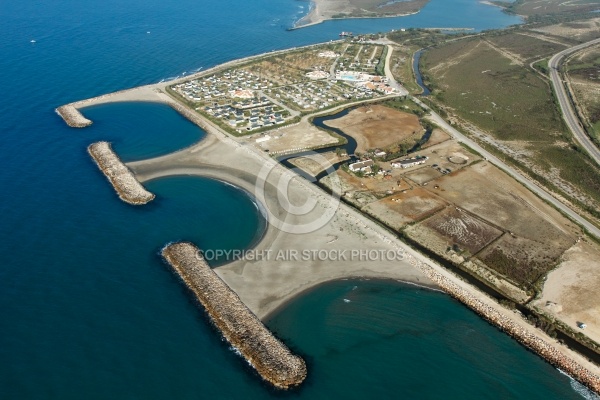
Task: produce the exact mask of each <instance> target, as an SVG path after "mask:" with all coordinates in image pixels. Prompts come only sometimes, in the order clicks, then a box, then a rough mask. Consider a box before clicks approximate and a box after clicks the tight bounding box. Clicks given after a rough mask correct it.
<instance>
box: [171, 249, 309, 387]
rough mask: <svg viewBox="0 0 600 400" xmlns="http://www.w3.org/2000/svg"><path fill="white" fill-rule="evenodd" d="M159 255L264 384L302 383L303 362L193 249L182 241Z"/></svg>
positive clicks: (280, 385) (289, 385)
mask: <svg viewBox="0 0 600 400" xmlns="http://www.w3.org/2000/svg"><path fill="white" fill-rule="evenodd" d="M162 255H163V257H164V258H165V260H167V262H168V263H169V264H170V265H171V266H172V267H173V269H174V270H175V271H176V272H177V274H178V275H179V276H180V277H181V278H182V279H183V281H184V282H185V283H186V285H187V286H188V288H189V289H191V290H192V291H193V292H194V294H195V295H196V297H197V298H198V300H199V301H200V303H202V305H203V306H204V308H205V309H206V312H207V313H208V315H209V316H210V318H211V320H212V321H213V323H214V324H215V325H216V326H217V328H219V330H220V331H221V333H222V334H223V336H224V337H225V339H227V341H228V342H229V343H231V344H232V345H233V346H234V347H235V348H237V349H238V350H239V352H240V353H241V354H242V356H243V357H244V358H245V359H246V360H247V361H248V363H250V365H252V367H254V369H255V370H256V371H257V372H258V373H259V374H260V376H261V377H262V378H263V379H264V380H265V381H267V382H269V383H271V384H272V385H273V386H275V387H278V388H281V389H287V388H290V387H293V386H297V385H299V384H300V383H302V381H304V379H305V378H306V364H305V363H304V360H303V359H302V358H300V357H298V356H296V355H294V354H293V353H292V352H291V351H290V350H289V349H288V348H287V347H286V346H285V345H284V344H283V343H282V342H281V341H280V340H278V339H277V338H276V337H275V336H273V334H272V333H271V332H270V331H269V330H268V329H267V328H266V327H265V326H264V325H263V323H262V322H261V321H260V320H259V319H258V318H257V317H256V315H254V314H253V313H252V311H250V309H248V307H246V305H245V304H244V303H243V302H242V301H241V300H240V298H239V297H238V296H237V294H235V292H234V291H233V290H231V289H230V288H229V286H227V284H226V283H225V282H223V280H221V278H219V276H218V275H217V274H215V273H214V271H213V270H212V269H211V268H210V267H209V266H208V264H207V263H206V261H205V260H204V259H202V257H201V255H200V253H199V251H198V248H197V247H196V246H194V245H193V244H192V243H185V242H183V243H175V244H171V245H168V246H167V247H165V248H164V249H163V250H162Z"/></svg>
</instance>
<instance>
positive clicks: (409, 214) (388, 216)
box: [363, 188, 447, 230]
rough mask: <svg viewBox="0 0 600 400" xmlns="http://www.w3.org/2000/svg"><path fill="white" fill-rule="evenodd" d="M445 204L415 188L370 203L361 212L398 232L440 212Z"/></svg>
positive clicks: (426, 192)
mask: <svg viewBox="0 0 600 400" xmlns="http://www.w3.org/2000/svg"><path fill="white" fill-rule="evenodd" d="M446 205H447V203H446V202H445V201H443V200H442V199H440V198H439V197H438V196H435V195H433V194H432V193H430V192H428V191H427V190H424V189H421V188H415V189H413V190H407V191H405V192H402V193H398V194H394V195H392V196H389V197H386V198H385V199H381V200H379V201H376V202H373V203H370V204H369V205H367V206H366V207H365V208H364V209H363V211H365V212H367V213H369V214H371V215H373V216H374V217H375V218H377V219H379V220H381V221H386V223H388V224H389V226H391V227H392V228H394V229H396V230H400V229H401V228H403V227H405V226H406V225H407V224H409V223H413V222H417V221H420V220H422V219H424V218H426V217H428V216H429V215H432V214H434V213H436V212H438V211H440V210H442V209H443V208H444V207H445V206H446Z"/></svg>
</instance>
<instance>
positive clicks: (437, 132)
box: [421, 128, 450, 149]
mask: <svg viewBox="0 0 600 400" xmlns="http://www.w3.org/2000/svg"><path fill="white" fill-rule="evenodd" d="M449 139H450V135H448V134H447V133H446V132H445V131H444V130H442V129H438V128H436V129H434V130H433V131H432V132H431V136H430V137H429V140H428V141H427V143H425V144H424V145H423V146H421V148H422V149H426V148H428V147H431V146H435V145H436V144H440V143H442V142H445V141H446V140H449Z"/></svg>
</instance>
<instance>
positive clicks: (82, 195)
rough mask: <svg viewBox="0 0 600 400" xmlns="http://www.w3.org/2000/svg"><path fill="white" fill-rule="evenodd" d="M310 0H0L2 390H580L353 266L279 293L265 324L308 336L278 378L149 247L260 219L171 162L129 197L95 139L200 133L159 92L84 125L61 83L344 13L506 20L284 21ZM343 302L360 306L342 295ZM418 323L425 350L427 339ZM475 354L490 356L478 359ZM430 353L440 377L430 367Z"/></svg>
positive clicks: (222, 393) (221, 244)
mask: <svg viewBox="0 0 600 400" xmlns="http://www.w3.org/2000/svg"><path fill="white" fill-rule="evenodd" d="M307 6H308V4H307V3H306V2H301V1H294V0H269V1H267V0H256V1H253V2H247V1H242V0H224V1H219V2H216V1H212V2H198V1H195V0H180V1H179V2H177V3H176V4H175V3H172V2H162V1H157V0H144V1H142V0H126V1H122V0H119V1H117V0H105V1H99V0H78V1H74V0H57V1H54V2H52V3H51V4H50V3H46V2H41V1H39V0H24V1H19V2H3V3H2V5H1V6H0V19H1V20H2V22H3V23H2V24H0V47H1V48H2V57H0V71H2V74H0V86H1V87H2V88H3V96H2V98H0V112H1V115H2V118H0V132H2V144H1V145H0V167H1V168H0V187H1V188H2V197H1V198H2V201H0V215H2V222H1V224H0V235H1V236H0V239H1V240H0V254H1V255H2V262H1V263H0V310H1V314H0V360H2V363H0V398H1V399H81V398H86V399H107V398H111V399H165V398H175V399H200V398H244V399H247V398H265V397H276V398H281V397H290V398H296V397H306V398H312V397H319V396H320V397H325V396H329V397H347V398H363V397H366V396H367V395H369V394H371V393H373V394H377V395H379V397H385V398H390V397H394V398H395V397H407V398H414V397H419V398H421V397H430V398H431V397H438V396H437V395H438V394H440V393H446V392H443V391H442V389H441V388H442V387H443V386H444V385H447V384H449V382H451V381H452V380H454V381H456V382H455V383H454V384H455V385H457V386H456V388H454V389H453V390H452V391H449V392H447V393H452V395H453V397H457V396H458V397H460V398H482V397H483V398H485V397H490V398H494V397H498V396H496V394H498V395H502V396H504V395H506V397H505V398H511V397H513V398H532V397H533V398H559V399H563V398H577V397H578V396H579V395H578V394H577V392H576V391H574V390H573V389H572V388H571V385H570V383H569V380H568V379H567V378H566V377H564V376H563V375H561V374H560V373H559V372H557V371H556V370H554V369H552V368H550V367H549V366H548V365H546V364H544V363H543V362H542V361H541V360H540V359H539V358H537V357H536V356H534V355H533V354H531V353H529V352H527V351H526V350H524V349H523V348H521V347H519V346H518V345H517V344H516V343H514V342H513V341H511V340H509V339H508V338H506V337H505V336H504V335H502V334H500V333H499V332H497V331H495V330H494V329H492V328H490V327H489V326H488V325H487V324H486V323H484V322H483V321H481V320H480V319H478V318H477V317H475V316H474V315H473V314H472V313H470V312H469V311H468V310H466V309H464V308H462V307H460V306H458V305H457V304H455V303H454V302H453V301H452V300H450V299H449V298H448V297H446V296H443V295H441V294H437V293H434V292H428V291H420V290H418V291H415V290H413V289H411V288H407V287H400V286H396V285H394V284H389V283H382V284H377V285H376V286H375V289H373V288H371V289H369V291H371V292H372V294H371V295H367V294H368V293H371V292H368V293H367V294H364V293H363V292H361V291H359V290H358V289H357V290H356V291H355V294H354V295H355V296H356V295H357V294H360V293H363V295H361V297H357V298H353V299H352V302H351V303H344V302H343V300H342V301H341V303H340V296H346V297H347V296H350V295H348V294H346V292H347V290H348V288H347V286H344V285H347V284H349V283H342V284H341V285H342V286H339V285H337V284H333V286H324V287H322V288H319V289H318V290H316V291H314V292H313V293H310V296H308V295H307V296H303V297H302V298H300V299H298V301H297V302H294V303H292V304H290V305H289V307H286V308H284V309H282V310H281V313H280V314H278V315H277V316H276V317H274V319H273V320H272V321H271V322H270V323H269V325H270V326H273V327H275V329H276V330H277V331H278V332H279V334H281V336H282V337H284V338H285V339H286V341H287V342H288V343H290V344H291V345H292V346H293V347H294V348H297V350H298V351H299V352H300V353H302V354H304V355H306V356H307V358H308V360H309V367H310V376H309V380H308V382H307V385H306V386H305V387H304V388H302V389H300V390H299V391H297V392H292V393H286V394H282V393H277V392H273V391H272V390H270V389H269V388H267V387H266V386H265V385H264V384H262V383H261V382H260V381H259V380H258V379H256V376H254V375H253V373H252V372H251V371H250V370H249V369H248V368H247V367H245V366H244V365H245V364H244V362H243V361H242V360H240V359H239V357H238V356H236V355H235V354H234V353H233V352H232V351H231V350H229V348H228V346H227V345H226V344H225V343H223V342H222V340H221V339H220V337H219V336H218V334H216V333H215V332H214V330H213V329H212V327H211V326H210V324H207V321H206V320H205V318H204V316H203V314H202V312H200V311H198V309H197V307H196V304H195V303H194V301H192V300H191V298H190V296H189V294H188V293H187V292H186V291H185V290H184V288H183V286H182V285H181V284H180V282H179V280H178V278H177V277H175V276H174V275H173V274H172V273H171V272H170V271H169V270H168V268H166V266H165V265H164V264H163V263H162V261H161V260H160V257H159V256H158V252H159V250H160V248H161V247H162V246H163V245H165V244H166V243H167V242H169V241H173V240H192V241H194V242H195V243H197V244H198V245H199V246H201V247H203V248H225V249H228V248H245V247H247V246H251V245H252V243H253V242H254V241H255V240H256V239H257V234H258V233H260V231H261V229H262V225H261V224H262V223H263V222H262V220H261V218H260V217H259V215H258V213H257V210H256V207H255V205H254V204H253V202H252V201H251V200H250V199H249V198H248V197H247V196H246V195H245V194H244V193H242V192H240V191H238V190H236V189H234V188H232V187H229V186H227V185H223V184H221V183H219V182H214V181H209V180H205V179H198V178H192V177H174V178H170V179H163V180H157V181H153V182H149V183H148V187H149V189H150V190H152V191H154V192H155V193H156V194H157V199H156V200H155V201H154V202H152V203H150V204H148V205H147V206H145V207H131V206H128V205H126V204H124V203H123V202H121V201H120V200H119V199H118V198H117V196H116V195H115V193H114V192H113V189H112V188H111V187H110V186H109V185H108V184H107V183H106V180H105V178H104V177H103V176H102V174H101V173H100V172H99V171H98V170H97V168H96V167H95V165H94V164H93V163H92V162H91V160H90V159H89V157H88V155H87V154H86V147H87V146H88V145H89V144H90V143H91V142H93V141H97V140H110V141H112V142H113V143H114V147H115V149H116V150H117V151H118V152H119V154H120V155H121V156H122V157H123V158H124V159H126V160H134V159H140V158H145V157H149V156H155V155H159V154H163V153H165V152H168V151H173V150H177V149H180V148H182V147H185V146H188V145H190V144H191V143H193V142H194V141H196V140H198V139H199V138H201V137H202V135H203V134H204V133H203V132H202V131H200V130H199V129H197V128H196V127H194V126H193V125H192V124H190V123H189V122H187V121H185V120H184V119H183V118H181V117H180V116H179V115H178V114H177V113H175V112H174V111H172V110H170V109H169V108H167V107H164V106H160V105H156V104H118V105H110V106H99V107H94V108H90V109H88V110H87V111H86V114H87V115H88V116H89V117H90V118H92V119H93V120H94V121H95V124H94V125H93V126H92V127H90V128H88V129H83V130H77V129H70V128H68V127H67V126H66V125H65V124H64V123H63V122H62V121H61V120H60V119H59V118H58V117H57V116H56V115H55V113H54V108H55V107H57V106H59V105H61V104H64V103H67V102H70V101H75V100H79V99H83V98H88V97H92V96H95V95H100V94H103V93H107V92H111V91H115V90H120V89H124V88H128V87H133V86H137V85H140V84H145V83H151V82H158V81H160V80H161V79H164V78H167V77H172V76H177V75H180V74H182V73H183V72H184V71H186V72H190V71H192V70H196V69H198V68H201V67H204V68H207V67H210V66H213V65H215V64H218V63H221V62H224V61H228V60H231V59H234V58H238V57H242V56H248V55H252V54H257V53H260V52H264V51H269V50H272V49H281V48H287V47H292V46H299V45H304V44H310V43H315V42H320V41H326V40H330V39H336V38H337V34H338V33H339V31H342V30H346V31H347V30H352V31H354V32H360V31H364V32H369V31H371V32H372V31H380V30H387V29H396V28H400V27H408V26H415V27H417V26H467V27H475V28H477V29H486V28H497V27H502V26H506V25H508V24H512V23H516V22H518V19H516V18H514V17H510V16H507V15H503V14H501V13H500V12H499V11H498V9H496V8H493V7H487V6H484V5H482V4H480V3H478V2H477V1H476V0H432V1H431V2H430V3H429V4H428V5H427V7H426V8H425V9H424V10H423V12H422V13H420V14H418V15H415V16H412V17H408V18H403V19H402V18H401V19H397V18H394V19H386V20H353V21H333V22H329V23H325V24H322V25H318V26H315V27H311V28H308V29H302V30H296V31H291V32H290V31H286V28H288V27H289V26H291V24H292V23H293V22H294V21H295V20H296V19H298V18H299V17H301V16H302V15H303V13H304V12H306V10H307ZM147 32H150V33H147ZM31 39H35V40H36V43H35V44H32V43H30V40H31ZM356 285H358V286H359V288H362V284H358V283H357V284H356ZM361 290H362V289H361ZM307 305H308V308H307ZM345 306H352V307H354V306H361V307H364V308H362V309H354V310H355V311H353V312H351V313H350V314H349V313H348V312H347V310H348V308H344V307H345ZM381 307H383V309H382V308H381ZM374 317H377V318H375V319H374ZM406 321H409V322H410V325H405V323H406ZM440 327H443V329H441V328H440ZM446 330H448V331H450V330H454V331H455V333H456V334H452V335H447V336H448V337H446V335H444V334H443V333H445V331H446ZM425 343H428V346H429V347H430V348H432V349H436V350H438V351H429V352H426V351H427V348H425V347H426V346H425ZM423 354H426V356H423ZM406 360H410V363H408V362H405V361H406ZM481 360H488V362H485V363H483V364H485V365H487V366H488V367H489V368H487V369H481V370H480V369H479V367H481V366H482V365H483V364H482V362H481ZM428 367H432V368H433V367H435V368H436V369H434V370H435V371H436V374H435V380H429V381H427V382H425V381H424V380H423V379H424V376H425V375H424V372H423V371H425V370H427V368H428ZM398 371H401V372H402V373H401V374H400V373H398ZM531 377H534V378H535V379H533V378H532V379H529V378H531ZM471 386H473V388H471ZM419 388H421V389H423V390H422V391H421V392H419ZM499 388H500V389H499ZM418 393H424V395H419V394H418ZM463 394H464V395H463Z"/></svg>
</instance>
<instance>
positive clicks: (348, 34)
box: [340, 32, 354, 37]
mask: <svg viewBox="0 0 600 400" xmlns="http://www.w3.org/2000/svg"><path fill="white" fill-rule="evenodd" d="M340 36H341V37H346V36H354V35H353V34H352V32H342V33H340Z"/></svg>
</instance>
